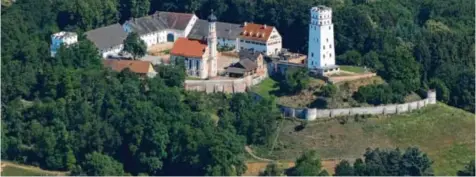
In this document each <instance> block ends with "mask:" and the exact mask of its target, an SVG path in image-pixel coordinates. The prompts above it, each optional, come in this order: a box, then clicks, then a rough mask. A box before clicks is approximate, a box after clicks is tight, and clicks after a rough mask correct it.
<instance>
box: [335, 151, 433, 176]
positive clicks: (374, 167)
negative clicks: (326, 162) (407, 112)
mask: <svg viewBox="0 0 476 177" xmlns="http://www.w3.org/2000/svg"><path fill="white" fill-rule="evenodd" d="M432 163H433V162H432V161H431V160H430V159H429V158H428V156H427V155H426V154H425V153H423V152H421V151H420V150H419V149H418V148H416V147H410V148H407V149H406V150H405V151H404V152H403V153H402V152H401V151H400V150H399V149H398V148H397V149H393V150H381V149H378V148H376V149H370V148H369V149H367V150H366V152H365V154H364V160H362V159H360V158H359V159H357V160H356V161H355V162H354V165H353V166H351V165H350V163H349V162H348V161H346V160H343V161H341V162H340V163H339V164H338V165H337V166H336V167H335V175H336V176H433V170H432V167H431V165H432Z"/></svg>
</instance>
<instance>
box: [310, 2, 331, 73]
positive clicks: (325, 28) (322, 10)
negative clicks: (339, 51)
mask: <svg viewBox="0 0 476 177" xmlns="http://www.w3.org/2000/svg"><path fill="white" fill-rule="evenodd" d="M310 12H311V21H310V24H309V41H308V61H307V65H308V68H309V69H310V70H319V71H322V72H329V71H337V70H338V66H336V64H335V50H334V48H335V46H334V24H333V23H332V9H331V8H329V7H326V6H317V7H313V8H311V10H310Z"/></svg>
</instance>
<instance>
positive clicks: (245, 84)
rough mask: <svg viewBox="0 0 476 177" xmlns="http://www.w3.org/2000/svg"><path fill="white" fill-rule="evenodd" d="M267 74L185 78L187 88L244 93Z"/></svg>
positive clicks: (213, 91)
mask: <svg viewBox="0 0 476 177" xmlns="http://www.w3.org/2000/svg"><path fill="white" fill-rule="evenodd" d="M267 77H268V76H267V75H262V76H254V77H253V76H246V77H244V78H237V79H233V78H229V79H216V80H185V83H184V87H185V90H191V91H201V92H206V93H216V92H225V93H242V92H246V91H247V90H248V88H249V87H251V86H253V85H256V84H259V83H261V81H263V80H264V79H266V78H267Z"/></svg>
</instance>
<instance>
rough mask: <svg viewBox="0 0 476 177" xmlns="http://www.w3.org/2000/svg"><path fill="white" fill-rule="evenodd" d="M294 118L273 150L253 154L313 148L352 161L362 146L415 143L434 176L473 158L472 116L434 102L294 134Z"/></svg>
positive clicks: (291, 155)
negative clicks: (429, 162) (399, 112)
mask: <svg viewBox="0 0 476 177" xmlns="http://www.w3.org/2000/svg"><path fill="white" fill-rule="evenodd" d="M296 125H299V123H298V122H293V121H287V122H286V123H285V124H284V125H283V127H282V128H281V130H280V137H279V138H278V144H277V145H276V146H275V149H274V151H273V153H272V154H269V151H268V149H264V148H254V149H255V152H256V154H257V155H258V156H261V157H266V158H270V159H279V160H294V159H295V158H296V157H298V156H299V155H300V154H301V153H302V151H304V150H309V149H316V150H317V151H318V152H319V153H320V155H321V157H322V158H324V159H327V158H331V159H355V158H358V157H360V156H361V155H362V154H363V152H364V151H365V148H367V147H381V148H395V147H400V148H406V147H408V146H418V147H419V148H420V149H421V150H422V151H424V152H426V153H427V154H428V155H429V156H430V158H431V159H432V160H433V161H434V164H433V168H434V170H435V173H436V175H456V171H457V170H458V169H461V168H462V167H463V166H464V163H466V162H468V161H469V160H470V159H471V158H474V152H475V150H474V138H475V137H474V130H475V129H474V126H475V124H474V114H471V113H468V112H465V111H462V110H459V109H456V108H453V107H450V106H447V105H444V104H441V103H439V104H437V105H432V106H429V107H427V108H424V109H422V110H420V111H415V112H413V113H409V114H403V115H395V116H391V117H385V118H383V117H380V118H379V117H374V118H370V119H367V120H366V121H360V122H355V121H354V120H352V119H350V120H349V121H348V122H347V123H346V124H344V125H342V124H339V123H338V122H337V121H336V120H332V121H328V122H320V123H311V124H310V125H308V127H307V128H305V129H304V130H301V131H299V132H295V131H294V127H295V126H296Z"/></svg>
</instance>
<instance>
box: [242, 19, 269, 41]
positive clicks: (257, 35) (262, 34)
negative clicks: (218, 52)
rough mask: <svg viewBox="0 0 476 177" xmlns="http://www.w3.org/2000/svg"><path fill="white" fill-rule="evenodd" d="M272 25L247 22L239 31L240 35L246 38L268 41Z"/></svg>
mask: <svg viewBox="0 0 476 177" xmlns="http://www.w3.org/2000/svg"><path fill="white" fill-rule="evenodd" d="M273 29H274V26H268V25H261V24H254V23H247V24H246V25H245V26H244V27H243V31H242V32H241V33H240V37H241V38H243V39H248V40H255V41H268V38H269V36H271V32H273Z"/></svg>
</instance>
